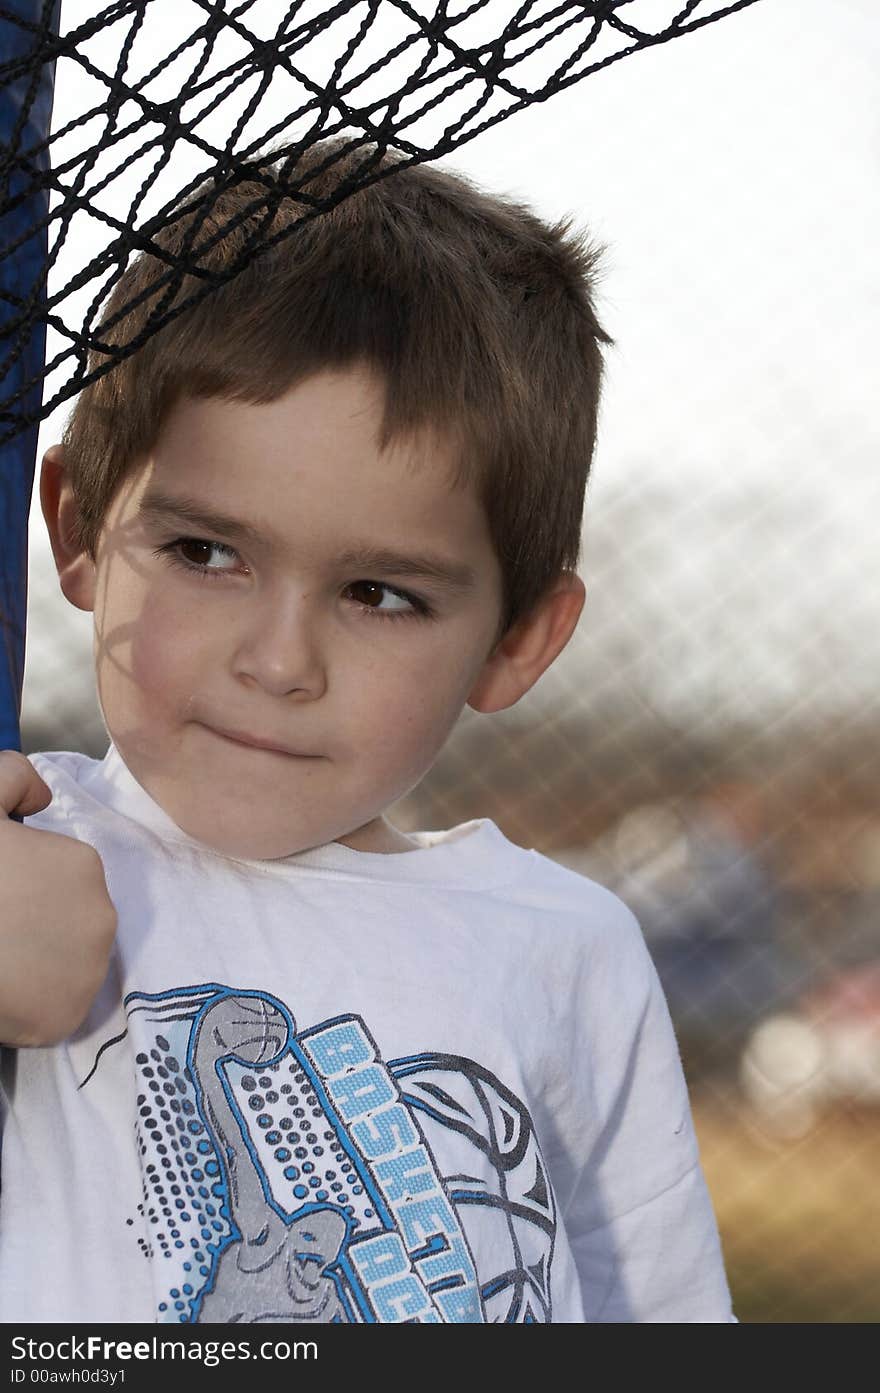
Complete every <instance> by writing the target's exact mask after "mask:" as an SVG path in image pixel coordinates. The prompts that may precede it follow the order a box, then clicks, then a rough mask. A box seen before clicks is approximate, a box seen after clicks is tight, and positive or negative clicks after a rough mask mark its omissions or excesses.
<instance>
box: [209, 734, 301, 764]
mask: <svg viewBox="0 0 880 1393" xmlns="http://www.w3.org/2000/svg"><path fill="white" fill-rule="evenodd" d="M205 729H206V730H210V731H211V733H212V734H213V735H219V737H220V739H221V740H231V741H232V743H233V744H235V745H247V746H249V747H250V748H251V749H255V750H266V751H267V752H268V753H269V754H275V755H286V756H287V757H288V759H321V758H322V756H321V755H313V754H307V753H306V751H305V750H292V749H290V748H289V746H287V745H280V744H275V742H274V741H272V740H263V739H261V738H260V737H258V736H256V735H246V734H244V733H243V732H240V731H231V730H220V729H219V728H218V727H217V726H206V727H205Z"/></svg>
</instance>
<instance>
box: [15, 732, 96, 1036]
mask: <svg viewBox="0 0 880 1393" xmlns="http://www.w3.org/2000/svg"><path fill="white" fill-rule="evenodd" d="M51 801H52V793H51V790H50V789H49V787H48V785H47V784H46V783H44V781H43V780H42V779H41V778H40V776H39V774H38V773H37V771H36V769H35V768H34V766H33V765H32V764H31V762H30V760H29V759H27V758H26V757H25V756H24V755H22V754H19V753H18V751H17V750H0V1042H2V1043H3V1044H5V1045H15V1046H21V1045H53V1044H56V1043H57V1042H58V1041H59V1040H63V1039H64V1038H65V1036H67V1035H70V1034H71V1032H72V1031H74V1030H75V1029H76V1028H77V1026H78V1025H80V1024H81V1022H82V1021H83V1020H84V1018H85V1016H86V1014H87V1012H88V1009H89V1007H90V1006H91V1004H92V1001H93V1000H94V997H95V996H96V994H97V992H98V988H99V987H100V986H101V983H102V982H103V980H104V977H105V975H106V972H107V964H108V961H109V958H110V952H111V949H112V947H113V940H114V938H115V935H116V926H117V916H116V910H115V908H114V905H113V901H112V900H111V899H110V896H109V894H108V893H107V882H106V880H105V878H104V865H103V862H102V861H101V858H100V856H99V855H98V853H97V851H95V849H94V847H92V846H89V845H88V844H87V843H86V842H81V841H77V840H76V839H75V838H74V837H66V836H62V835H61V834H60V833H57V832H45V831H41V830H40V829H38V828H36V827H25V826H22V825H20V824H19V823H17V822H15V821H13V820H11V818H10V816H9V815H10V814H18V815H19V816H23V817H30V816H31V815H32V814H33V813H37V812H40V811H41V810H42V809H43V808H46V807H48V806H49V804H50V803H51Z"/></svg>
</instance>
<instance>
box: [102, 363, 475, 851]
mask: <svg viewBox="0 0 880 1393" xmlns="http://www.w3.org/2000/svg"><path fill="white" fill-rule="evenodd" d="M380 412H381V389H380V387H379V384H378V383H377V381H376V380H375V379H374V378H372V377H370V376H369V375H368V374H367V373H366V372H365V371H355V370H350V371H342V370H340V371H335V372H332V373H331V372H323V373H320V374H318V375H316V376H314V377H312V378H310V379H308V380H307V381H305V382H303V383H302V384H300V385H299V386H298V387H296V388H294V389H293V390H291V391H290V392H289V393H288V394H287V395H286V396H284V397H282V398H281V399H279V400H277V401H275V402H271V403H269V404H265V405H251V404H246V403H241V402H227V401H221V400H214V399H211V400H185V401H183V402H181V403H179V404H178V405H177V406H176V407H175V409H174V410H173V412H172V413H171V414H170V416H169V418H168V421H167V422H166V424H165V427H164V428H163V431H162V434H161V438H160V440H159V443H158V445H157V446H156V449H155V450H154V452H153V454H152V455H151V456H150V458H149V459H148V460H147V461H146V462H145V463H144V464H143V465H141V466H139V467H138V468H137V469H136V470H135V471H134V472H133V473H132V474H131V475H129V476H128V477H127V478H126V480H125V482H124V484H123V485H122V486H121V487H120V489H119V491H118V493H117V495H116V497H115V498H114V501H113V503H112V505H111V507H110V510H109V512H108V516H107V519H106V522H105V526H104V529H103V531H102V534H101V538H100V542H99V546H98V550H97V556H96V562H95V564H94V566H93V565H92V563H91V562H89V563H88V566H89V567H90V571H89V573H88V577H87V583H86V585H85V590H84V591H82V592H81V596H80V598H77V599H75V600H74V603H78V604H81V605H82V607H83V608H87V609H93V611H94V616H95V662H96V677H97V687H98V695H99V698H100V701H101V707H102V710H103V713H104V718H105V721H106V724H107V728H108V730H109V732H110V734H111V736H112V738H113V740H114V742H115V744H116V746H117V748H118V749H119V752H120V754H121V755H122V758H123V760H124V761H125V763H126V765H127V766H128V767H129V769H130V770H131V772H132V773H133V774H134V776H135V778H136V779H137V780H138V782H139V783H140V784H141V785H142V786H143V787H144V788H145V789H146V790H147V792H148V793H149V794H150V795H151V796H152V797H153V799H154V800H155V801H156V802H157V803H158V804H159V805H160V806H161V807H162V808H163V809H164V810H165V812H166V813H168V814H169V816H170V817H171V818H173V820H174V821H175V822H176V823H177V824H178V825H179V826H180V827H181V828H182V829H183V830H184V831H185V832H187V833H188V834H189V835H191V836H193V837H196V838H198V839H199V840H200V841H202V842H205V843H207V844H208V845H210V846H213V847H215V848H216V849H218V850H220V851H223V852H225V853H227V854H229V855H238V856H246V857H258V858H277V857H282V856H288V855H291V854H292V853H294V852H297V851H301V850H304V849H306V848H308V847H312V846H317V845H320V844H322V843H324V842H328V841H333V840H337V841H341V842H344V843H346V844H347V845H349V846H352V847H355V848H357V849H360V850H366V851H392V850H401V849H405V848H406V847H407V846H408V845H410V843H408V842H407V841H406V839H405V838H403V837H402V836H401V834H400V833H398V832H396V831H395V829H394V828H393V827H392V826H391V825H390V824H389V823H388V822H387V821H386V820H385V819H384V817H383V813H384V811H385V809H387V808H388V807H389V806H390V805H391V804H392V803H394V802H395V801H396V800H397V799H398V798H400V797H402V796H403V795H404V794H405V793H407V792H408V791H409V790H410V789H411V788H413V787H414V786H415V784H416V783H418V781H419V779H420V778H421V777H422V775H423V774H424V773H425V772H426V771H427V770H428V769H429V768H430V767H431V765H432V763H433V762H434V759H435V757H436V755H437V753H438V751H439V750H440V749H441V747H442V745H443V744H444V742H445V740H446V738H447V736H448V734H449V732H450V730H451V729H452V727H453V725H454V723H455V721H456V719H457V717H458V715H459V713H460V712H461V710H462V708H463V706H464V705H465V703H466V701H467V698H468V694H469V693H470V692H471V689H472V687H473V686H474V684H475V682H476V680H477V678H478V676H479V674H480V672H481V670H482V669H483V667H484V664H485V662H486V659H487V657H488V656H489V653H490V651H491V650H492V647H493V641H494V638H495V635H496V631H497V627H498V623H499V618H500V613H501V600H502V582H501V570H500V566H499V564H498V561H497V558H496V556H495V553H494V550H493V547H492V545H491V542H490V538H489V533H488V526H487V521H486V517H485V514H484V510H483V508H482V505H481V504H480V502H479V500H478V498H477V497H476V494H475V492H474V490H473V489H472V488H470V487H468V488H458V489H453V488H452V487H451V486H450V484H449V473H450V466H451V455H450V454H449V453H448V450H447V447H445V446H444V444H443V443H438V442H436V441H429V440H427V439H424V440H422V441H420V442H416V441H410V442H407V443H397V442H395V444H394V445H392V446H391V448H390V449H389V450H388V451H387V452H385V453H384V454H380V453H379V451H378V448H377V445H376V443H375V437H376V433H377V430H378V426H379V420H380ZM173 509H177V510H178V511H177V513H175V512H174V511H172V510H173ZM187 512H189V513H190V516H189V517H187V516H186V513H187ZM196 514H203V515H206V514H213V515H221V514H222V515H224V516H225V518H226V519H228V520H232V521H234V522H236V523H238V524H240V525H245V524H248V525H250V527H251V528H253V529H254V532H255V534H256V535H254V536H251V537H245V536H240V535H238V534H237V533H236V532H235V531H234V530H233V528H232V527H231V526H226V525H220V523H219V522H217V521H216V520H213V521H212V520H207V519H204V518H202V519H200V518H197V517H196ZM429 563H430V564H429ZM430 567H434V568H436V571H435V572H432V571H431V569H430ZM235 735H237V736H248V737H250V738H251V739H253V740H258V741H263V742H266V743H267V744H269V745H273V746H275V747H276V748H275V749H261V748H256V747H254V746H252V745H248V744H244V743H238V742H237V741H236V740H235V739H232V738H229V737H230V736H235ZM279 747H280V748H279ZM282 750H283V751H285V752H281V751H282Z"/></svg>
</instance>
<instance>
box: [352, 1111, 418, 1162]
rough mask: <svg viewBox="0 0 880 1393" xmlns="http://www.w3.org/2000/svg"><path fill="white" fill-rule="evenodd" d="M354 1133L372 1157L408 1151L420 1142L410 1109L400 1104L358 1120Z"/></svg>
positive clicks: (360, 1144)
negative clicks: (408, 1110)
mask: <svg viewBox="0 0 880 1393" xmlns="http://www.w3.org/2000/svg"><path fill="white" fill-rule="evenodd" d="M351 1135H352V1136H353V1138H354V1140H355V1142H356V1143H357V1145H358V1146H359V1147H360V1149H361V1151H362V1152H363V1154H364V1155H365V1156H367V1157H369V1159H370V1160H375V1159H376V1157H377V1156H393V1155H394V1154H395V1152H400V1151H407V1150H409V1148H410V1147H412V1146H415V1145H416V1144H417V1143H418V1141H419V1134H418V1132H417V1131H416V1128H415V1125H414V1123H413V1121H412V1118H411V1117H410V1115H409V1113H408V1112H407V1110H406V1108H405V1107H403V1106H402V1104H400V1103H395V1104H394V1106H393V1107H391V1108H387V1109H386V1110H385V1112H380V1113H375V1114H374V1115H373V1116H372V1117H367V1118H364V1119H363V1120H362V1121H361V1122H355V1123H354V1124H353V1126H352V1128H351Z"/></svg>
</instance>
